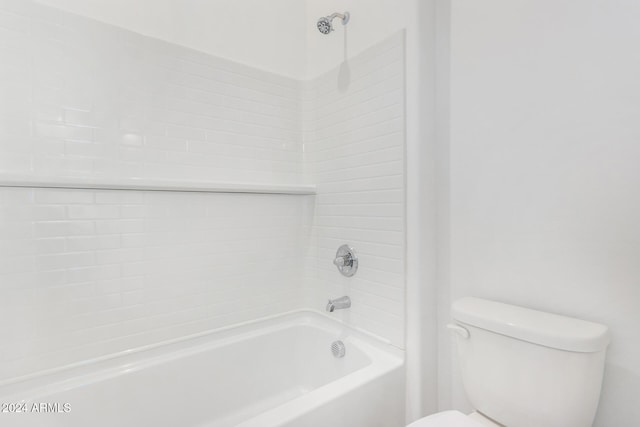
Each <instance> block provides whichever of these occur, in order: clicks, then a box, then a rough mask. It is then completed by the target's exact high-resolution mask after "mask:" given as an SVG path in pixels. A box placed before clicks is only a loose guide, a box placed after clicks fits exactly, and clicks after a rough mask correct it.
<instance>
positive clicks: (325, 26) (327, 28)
mask: <svg viewBox="0 0 640 427" xmlns="http://www.w3.org/2000/svg"><path fill="white" fill-rule="evenodd" d="M318 31H320V32H321V33H322V34H330V33H331V31H333V25H332V24H331V20H330V19H329V18H327V17H326V16H323V17H322V18H320V19H318Z"/></svg>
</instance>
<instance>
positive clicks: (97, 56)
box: [0, 0, 302, 183]
mask: <svg viewBox="0 0 640 427" xmlns="http://www.w3.org/2000/svg"><path fill="white" fill-rule="evenodd" d="M0 64H2V66H1V67H0V149H1V150H2V154H3V155H2V156H0V171H2V172H12V173H21V174H35V175H44V176H61V175H64V176H82V177H93V178H101V177H106V178H133V177H135V178H148V179H154V178H162V179H165V180H167V179H175V180H188V179H191V180H204V179H207V180H216V181H221V180H226V181H241V182H262V181H266V182H271V183H298V182H300V179H301V176H302V161H301V160H302V134H301V121H300V117H299V116H300V108H299V103H300V97H299V82H297V81H296V80H294V79H288V78H284V77H280V76H277V75H274V74H269V73H267V72H264V71H259V70H256V69H253V68H250V67H247V66H244V65H240V64H237V63H233V62H230V61H226V60H222V59H218V58H215V57H212V56H210V55H207V54H204V53H200V52H197V51H194V50H190V49H186V48H183V47H179V46H176V45H172V44H170V43H166V42H162V41H159V40H155V39H152V38H149V37H144V36H142V35H138V34H135V33H133V32H130V31H126V30H123V29H119V28H117V27H113V26H109V25H106V24H102V23H99V22H97V21H93V20H90V19H87V18H83V17H80V16H76V15H73V14H70V13H66V12H62V11H59V10H57V9H54V8H49V7H46V6H43V5H39V4H37V3H35V2H33V1H31V0H1V1H0Z"/></svg>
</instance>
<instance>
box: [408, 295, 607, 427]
mask: <svg viewBox="0 0 640 427" xmlns="http://www.w3.org/2000/svg"><path fill="white" fill-rule="evenodd" d="M452 317H453V319H454V321H455V323H453V324H450V325H448V326H447V327H448V328H449V329H450V330H451V331H453V333H454V335H455V339H456V345H457V350H458V361H459V369H460V375H461V378H462V383H463V386H464V389H465V392H466V394H467V397H468V399H469V401H470V403H471V404H472V405H473V407H474V408H475V410H474V412H473V413H472V414H470V415H465V414H463V413H461V412H458V411H444V412H439V413H437V414H434V415H430V416H428V417H426V418H422V419H420V420H418V421H416V422H414V423H412V424H410V425H409V427H591V426H592V424H593V419H594V417H595V414H596V410H597V408H598V401H599V399H600V389H601V387H602V376H603V373H604V361H605V354H606V350H607V346H608V345H609V331H608V328H607V327H606V326H603V325H600V324H597V323H592V322H587V321H584V320H579V319H575V318H571V317H565V316H560V315H557V314H551V313H545V312H541V311H536V310H531V309H527V308H523V307H518V306H513V305H508V304H503V303H499V302H495V301H489V300H485V299H480V298H463V299H460V300H457V301H456V302H454V303H453V306H452Z"/></svg>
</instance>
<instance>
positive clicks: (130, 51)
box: [0, 0, 405, 382]
mask: <svg viewBox="0 0 640 427" xmlns="http://www.w3.org/2000/svg"><path fill="white" fill-rule="evenodd" d="M0 31H2V34H3V37H2V46H0V62H1V63H2V64H3V66H2V69H1V71H0V72H1V73H2V79H1V80H0V91H1V92H2V95H3V96H2V97H1V98H0V112H1V114H0V153H1V155H0V180H1V182H2V185H3V186H9V187H4V188H0V255H1V258H0V296H1V297H2V298H0V328H1V330H0V333H1V334H2V336H3V340H2V343H0V349H1V351H0V354H1V358H2V360H1V361H2V367H1V368H0V380H2V381H4V382H7V381H12V380H15V379H16V378H18V377H21V376H24V375H30V374H33V373H35V372H40V371H44V370H51V369H57V368H60V367H63V366H68V365H73V364H76V363H78V362H82V361H85V360H89V359H95V358H99V357H102V356H105V355H112V354H115V353H118V352H121V351H124V350H130V349H134V348H137V347H140V346H143V345H149V344H157V343H162V342H165V341H168V340H173V339H176V338H179V337H182V336H185V335H190V334H197V333H201V332H204V331H208V330H212V329H217V328H221V327H225V326H229V325H233V324H237V323H240V322H245V321H251V320H255V319H259V318H262V317H265V316H271V315H276V314H279V313H284V312H287V311H291V310H297V309H302V308H312V309H316V310H323V307H324V306H325V304H326V299H328V298H330V297H336V296H341V295H342V294H349V295H350V296H351V298H352V301H353V307H352V309H350V310H349V312H345V313H340V314H338V315H336V316H334V317H336V318H339V319H340V320H342V321H344V322H345V323H347V324H348V325H351V326H352V327H354V328H357V329H358V330H362V331H365V332H367V333H370V334H373V335H375V336H377V337H379V338H382V339H383V340H384V341H386V342H388V343H392V344H393V345H394V346H396V347H399V348H401V349H402V348H403V347H404V320H403V319H404V291H405V290H404V282H405V278H404V246H405V244H404V239H405V229H404V185H405V184H404V79H403V74H404V36H403V34H402V33H399V34H397V35H395V36H393V37H391V38H390V39H388V40H386V41H385V42H383V43H381V44H379V45H376V46H375V47H373V48H371V49H370V50H369V51H367V52H364V53H363V54H361V55H358V56H357V57H355V58H352V59H350V60H348V61H345V63H344V64H342V66H341V67H340V68H338V69H336V70H334V71H331V72H329V73H327V74H325V75H323V76H321V77H319V78H317V79H313V80H311V81H299V80H295V79H291V78H286V77H282V76H278V75H275V74H271V73H268V72H265V71H261V70H258V69H255V68H251V67H248V66H245V65H241V64H238V63H234V62H231V61H228V60H224V59H220V58H216V57H213V56H211V55H208V54H205V53H201V52H197V51H194V50H191V49H187V48H184V47H180V46H177V45H174V44H170V43H167V42H163V41H159V40H156V39H152V38H149V37H144V36H141V35H139V34H135V33H133V32H130V31H127V30H124V29H121V28H117V27H113V26H110V25H106V24H102V23H99V22H97V21H93V20H90V19H87V18H83V17H80V16H76V15H73V14H70V13H67V12H62V11H60V10H57V9H53V8H49V7H45V6H42V5H39V4H37V3H35V2H31V1H10V0H3V1H2V2H0ZM5 64H6V65H5ZM88 179H90V180H92V181H91V182H107V183H108V182H118V183H124V184H126V185H135V183H136V182H141V181H143V180H144V182H151V183H154V182H155V183H161V184H162V185H167V183H168V185H169V186H172V185H175V186H181V187H184V186H185V185H187V186H188V185H189V182H192V183H193V184H194V185H195V184H203V183H213V184H211V185H214V186H215V185H216V183H218V184H220V183H223V184H234V183H236V184H237V183H240V184H244V185H246V186H248V187H249V188H250V187H251V185H252V183H257V184H260V185H261V186H262V188H264V187H269V186H273V188H274V190H273V191H274V192H275V193H282V192H283V190H281V189H280V190H277V188H281V187H282V186H287V187H291V188H295V187H296V186H300V188H302V187H303V186H304V185H305V184H315V185H316V186H317V194H316V195H315V196H313V195H306V196H305V195H293V194H292V195H287V194H262V195H258V194H230V193H224V194H223V193H216V192H202V193H192V192H175V191H173V192H169V191H124V190H104V189H101V190H98V189H87V188H85V189H52V188H11V187H10V186H11V184H12V182H17V181H18V180H20V181H29V180H37V181H39V182H42V181H46V182H51V183H52V184H53V183H55V182H56V180H64V181H65V182H71V183H73V182H78V184H79V185H80V184H81V183H82V182H86V181H87V180H88ZM278 186H281V187H278ZM254 187H257V185H254ZM304 188H308V187H304ZM284 192H286V191H284ZM342 243H350V244H352V245H353V246H354V247H355V248H356V249H357V250H358V254H359V256H360V260H361V266H360V270H359V272H358V274H357V275H356V276H355V277H354V278H353V279H352V280H347V279H344V278H342V277H341V276H340V275H339V274H338V273H337V272H336V271H335V269H334V267H333V266H332V264H331V261H332V259H333V255H334V252H335V250H336V249H337V247H338V246H340V244H342Z"/></svg>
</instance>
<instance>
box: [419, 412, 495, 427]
mask: <svg viewBox="0 0 640 427" xmlns="http://www.w3.org/2000/svg"><path fill="white" fill-rule="evenodd" d="M408 427H502V426H500V424H496V423H494V422H493V421H491V420H489V419H488V418H486V417H483V416H482V415H480V414H478V413H477V412H474V413H472V414H470V415H465V414H463V413H462V412H458V411H443V412H438V413H437V414H433V415H430V416H428V417H426V418H422V419H419V420H418V421H416V422H414V423H411V424H409V426H408Z"/></svg>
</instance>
